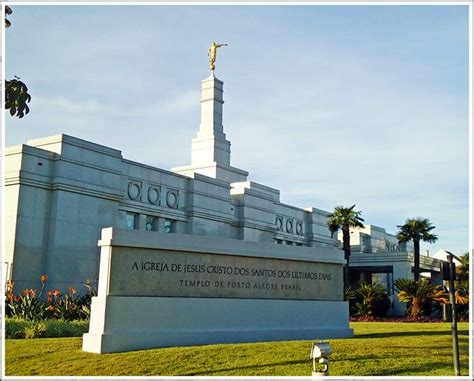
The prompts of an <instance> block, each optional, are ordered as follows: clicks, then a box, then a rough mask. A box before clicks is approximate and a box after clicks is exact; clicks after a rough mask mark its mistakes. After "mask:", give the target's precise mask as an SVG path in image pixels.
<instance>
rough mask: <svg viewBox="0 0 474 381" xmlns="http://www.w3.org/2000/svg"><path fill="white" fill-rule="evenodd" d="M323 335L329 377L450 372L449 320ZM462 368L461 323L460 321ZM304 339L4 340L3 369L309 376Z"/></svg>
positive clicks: (464, 330)
mask: <svg viewBox="0 0 474 381" xmlns="http://www.w3.org/2000/svg"><path fill="white" fill-rule="evenodd" d="M351 326H352V328H354V331H355V337H354V338H352V339H338V340H329V341H330V345H331V347H332V349H333V355H332V357H331V368H330V372H331V376H452V375H454V373H453V359H452V342H451V328H450V327H451V326H450V324H449V323H378V322H377V323H376V322H374V323H351ZM458 327H459V333H460V335H459V342H460V354H461V374H462V375H464V376H466V375H468V361H469V353H468V351H469V349H468V348H469V345H468V340H469V336H468V335H469V333H468V323H460V324H459V325H458ZM311 343H312V342H311V341H285V342H271V343H268V342H267V343H251V344H225V345H206V346H197V347H180V348H162V349H150V350H142V351H134V352H127V353H116V354H103V355H97V354H91V353H85V352H82V350H81V346H82V339H81V338H61V339H30V340H25V339H18V340H6V348H5V362H6V375H7V376H158V375H161V376H171V375H181V376H310V375H311V362H310V359H309V353H310V349H311Z"/></svg>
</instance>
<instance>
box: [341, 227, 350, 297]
mask: <svg viewBox="0 0 474 381" xmlns="http://www.w3.org/2000/svg"><path fill="white" fill-rule="evenodd" d="M342 248H343V250H344V259H345V260H346V265H345V266H344V291H345V290H346V289H347V287H349V257H350V256H351V237H350V233H349V226H344V227H343V228H342Z"/></svg>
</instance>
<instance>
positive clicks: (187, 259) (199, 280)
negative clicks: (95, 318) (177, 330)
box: [108, 247, 343, 300]
mask: <svg viewBox="0 0 474 381" xmlns="http://www.w3.org/2000/svg"><path fill="white" fill-rule="evenodd" d="M110 272H111V273H110V283H109V290H108V294H109V295H115V296H174V297H216V298H219V297H220V298H254V299H304V300H342V299H343V296H342V288H341V287H340V285H341V283H342V269H341V266H340V265H336V264H331V263H317V262H306V261H290V260H284V259H268V258H256V257H244V256H237V255H216V254H202V253H195V252H186V251H172V250H156V249H154V250H151V249H145V248H120V247H118V248H115V249H114V251H113V253H112V256H111V263H110Z"/></svg>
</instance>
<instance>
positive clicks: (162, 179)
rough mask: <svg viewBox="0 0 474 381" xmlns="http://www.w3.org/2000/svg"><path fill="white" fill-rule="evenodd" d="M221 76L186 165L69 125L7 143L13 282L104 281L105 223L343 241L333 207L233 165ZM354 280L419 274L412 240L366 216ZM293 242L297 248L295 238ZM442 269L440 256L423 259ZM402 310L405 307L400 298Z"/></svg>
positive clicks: (257, 238) (206, 101)
mask: <svg viewBox="0 0 474 381" xmlns="http://www.w3.org/2000/svg"><path fill="white" fill-rule="evenodd" d="M223 104H224V100H223V82H222V81H221V80H219V79H217V78H216V77H214V76H213V75H211V76H210V77H209V78H207V79H205V80H203V81H202V87H201V123H200V127H199V131H198V133H197V135H196V137H195V138H194V139H193V140H192V156H191V157H192V158H191V163H190V164H189V165H187V166H182V167H176V168H173V169H172V170H171V171H168V170H164V169H161V168H155V167H152V166H149V165H147V164H144V163H138V162H134V161H131V160H128V159H126V158H124V157H123V156H122V153H121V151H119V150H117V149H114V148H110V147H106V146H103V145H99V144H96V143H93V142H89V141H85V140H82V139H80V138H77V137H72V136H68V135H64V134H60V135H56V136H51V137H46V138H41V139H34V140H28V141H27V143H26V144H22V145H17V146H12V147H8V148H7V149H6V153H5V168H6V169H5V227H6V228H5V251H4V252H5V255H4V258H5V262H6V263H5V265H6V275H7V279H12V280H13V281H14V282H15V290H16V291H19V290H22V289H24V288H38V287H39V279H40V277H41V275H42V274H47V275H48V287H49V288H59V289H61V290H66V289H67V287H75V288H77V289H78V290H83V284H84V283H85V282H87V281H89V282H90V283H92V284H94V283H95V282H97V277H98V269H99V248H98V246H97V242H98V240H99V238H100V234H101V229H102V228H105V227H115V228H126V229H137V230H146V231H157V232H167V233H171V234H172V233H183V234H189V235H199V236H211V237H222V238H231V239H236V240H245V241H251V242H263V243H268V244H282V245H291V246H292V248H291V250H298V246H308V247H314V248H318V247H333V248H334V247H338V245H339V241H338V240H337V239H336V237H334V238H331V235H330V232H329V230H328V227H327V215H328V214H329V212H327V211H324V210H320V209H317V208H313V207H309V208H300V207H296V206H292V205H286V204H283V203H281V202H280V192H279V190H277V189H274V188H271V187H268V186H265V185H261V184H258V183H256V182H253V181H250V180H249V174H248V172H247V171H245V170H242V169H238V168H235V167H232V165H231V143H230V142H229V141H228V140H227V139H226V135H225V133H224V128H223V124H222V120H223ZM351 239H352V243H353V245H354V247H353V248H354V254H353V256H352V257H351V266H354V273H353V274H354V277H355V278H354V280H359V279H366V280H373V279H377V278H376V277H375V278H373V277H372V275H373V274H386V277H387V279H385V280H386V282H385V283H386V286H387V287H388V288H389V293H390V292H391V291H390V288H391V287H392V286H391V285H392V282H393V279H397V278H401V277H411V267H412V254H410V251H411V250H412V247H410V246H408V247H402V246H399V245H398V243H397V241H396V238H395V237H394V236H393V235H390V234H387V233H386V232H385V230H384V229H381V228H378V227H375V226H372V225H367V226H366V227H365V228H364V229H360V230H357V231H354V233H353V234H352V236H351ZM288 249H290V248H288ZM421 264H422V267H423V271H430V272H432V273H433V274H435V273H437V272H439V266H440V262H439V260H436V259H433V258H429V260H422V261H421ZM394 312H397V313H400V312H401V311H400V308H399V306H397V303H396V302H395V303H394Z"/></svg>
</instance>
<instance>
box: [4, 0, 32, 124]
mask: <svg viewBox="0 0 474 381" xmlns="http://www.w3.org/2000/svg"><path fill="white" fill-rule="evenodd" d="M12 12H13V11H12V9H11V8H10V7H9V6H8V5H6V6H5V14H6V15H11V14H12ZM10 26H11V22H10V21H9V20H8V19H7V18H6V17H5V28H9V27H10ZM30 101H31V95H30V94H28V87H27V86H26V85H25V83H24V82H22V81H20V78H19V77H17V76H15V79H12V80H5V110H9V112H10V115H11V116H17V117H18V118H20V119H21V118H23V117H24V116H25V115H26V114H28V113H29V112H30V108H29V107H28V105H27V103H30Z"/></svg>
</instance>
